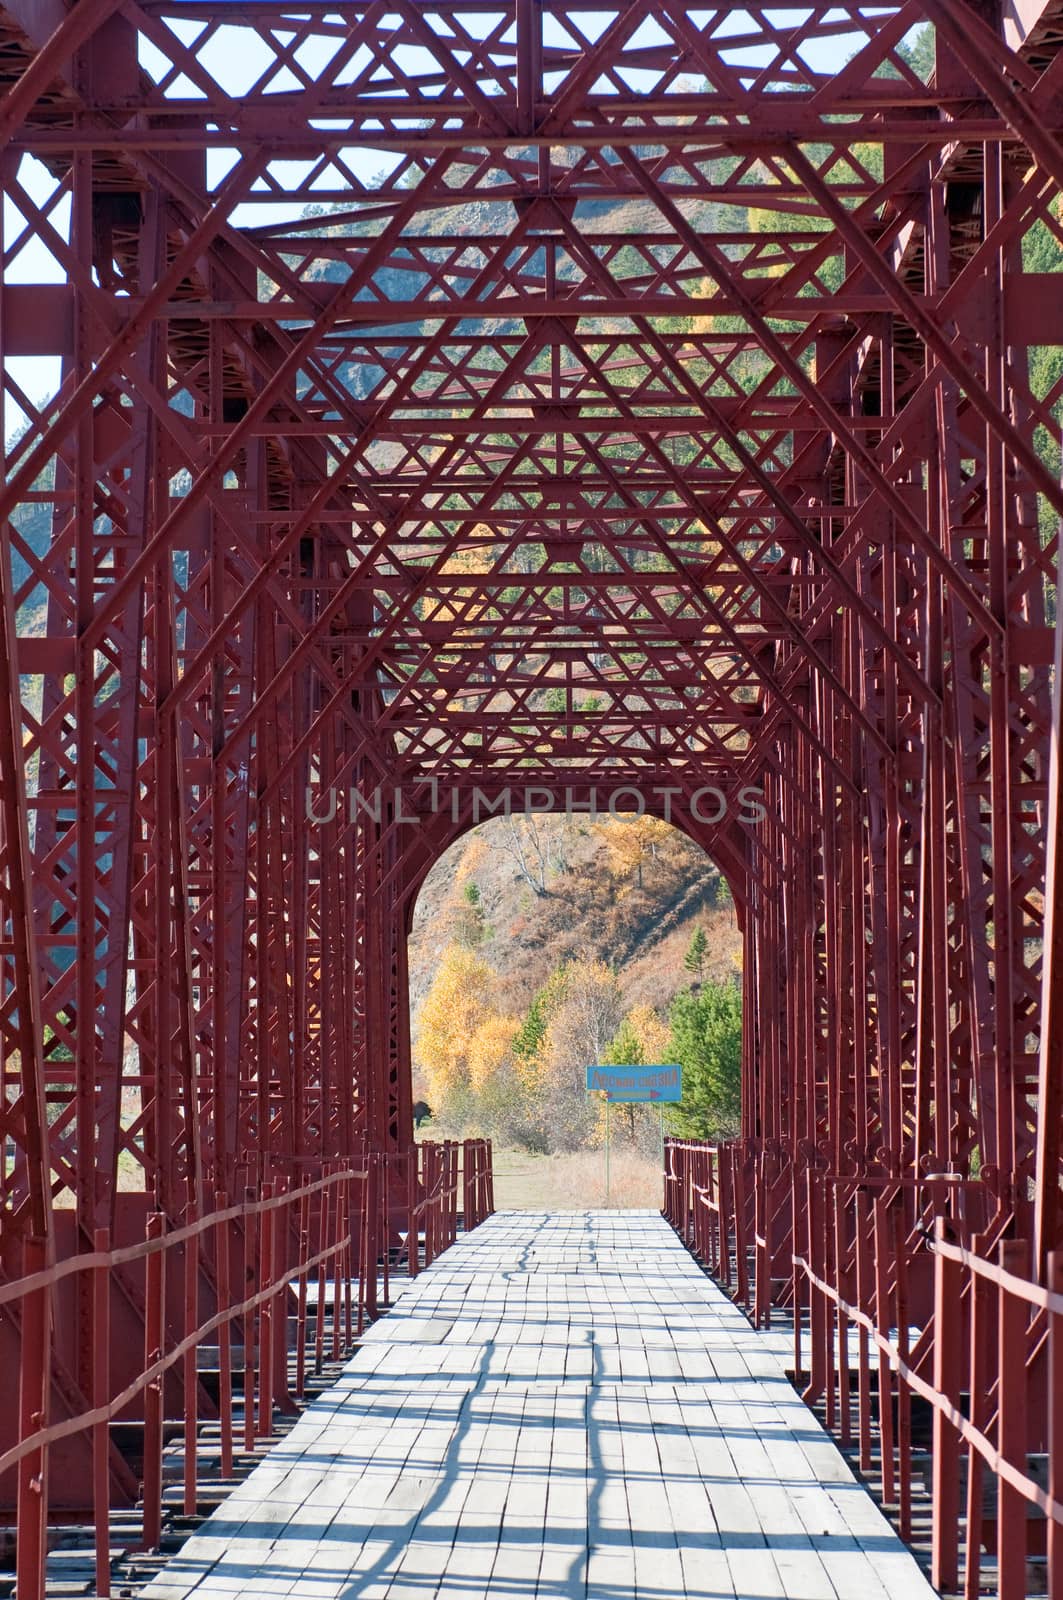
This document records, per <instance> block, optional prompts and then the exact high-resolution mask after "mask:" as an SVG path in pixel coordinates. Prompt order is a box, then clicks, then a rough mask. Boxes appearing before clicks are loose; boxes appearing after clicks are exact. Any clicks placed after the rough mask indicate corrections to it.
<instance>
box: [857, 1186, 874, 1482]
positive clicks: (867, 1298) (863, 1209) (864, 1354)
mask: <svg viewBox="0 0 1063 1600" xmlns="http://www.w3.org/2000/svg"><path fill="white" fill-rule="evenodd" d="M854 1208H855V1213H856V1224H855V1225H856V1235H855V1240H854V1246H853V1248H854V1249H855V1251H856V1304H857V1306H858V1307H859V1308H860V1310H861V1311H862V1312H863V1313H864V1315H865V1316H867V1315H868V1314H869V1313H870V1311H871V1304H872V1302H871V1286H870V1282H869V1279H870V1272H869V1266H870V1263H869V1259H868V1237H867V1235H868V1208H867V1192H866V1190H865V1189H864V1188H863V1187H862V1186H860V1187H858V1188H857V1191H856V1195H855V1207H854ZM858 1338H859V1341H860V1367H859V1375H858V1378H857V1404H858V1406H859V1412H860V1416H859V1424H858V1426H859V1431H860V1470H861V1472H870V1470H871V1359H870V1341H869V1339H868V1333H867V1329H866V1328H865V1327H864V1325H863V1323H860V1326H859V1333H858Z"/></svg>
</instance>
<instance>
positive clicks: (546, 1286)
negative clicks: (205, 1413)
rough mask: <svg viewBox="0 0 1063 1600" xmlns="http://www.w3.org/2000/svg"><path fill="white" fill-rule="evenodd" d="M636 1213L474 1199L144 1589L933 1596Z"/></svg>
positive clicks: (736, 1334) (674, 1599) (822, 1444)
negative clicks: (480, 1211)
mask: <svg viewBox="0 0 1063 1600" xmlns="http://www.w3.org/2000/svg"><path fill="white" fill-rule="evenodd" d="M773 1342H774V1341H771V1340H766V1339H764V1337H763V1336H761V1335H758V1334H756V1333H755V1332H753V1330H752V1329H751V1328H750V1327H749V1325H748V1324H747V1322H746V1321H745V1319H744V1317H742V1316H741V1314H740V1313H739V1312H738V1311H737V1310H736V1309H735V1308H734V1307H733V1306H732V1305H731V1304H730V1302H729V1301H728V1300H727V1299H726V1298H725V1296H724V1295H722V1294H721V1293H720V1292H719V1290H717V1289H716V1288H715V1286H714V1285H713V1284H712V1283H711V1282H710V1281H709V1280H708V1279H707V1278H705V1277H704V1276H703V1274H702V1273H701V1272H700V1271H699V1270H698V1268H697V1266H696V1265H695V1263H694V1262H693V1261H692V1260H691V1258H690V1257H689V1256H688V1254H687V1253H686V1251H685V1250H683V1249H682V1247H681V1246H680V1244H679V1243H678V1241H677V1240H676V1238H675V1236H674V1234H673V1233H672V1231H671V1229H670V1228H669V1227H668V1226H667V1225H666V1223H665V1222H663V1221H662V1219H661V1218H660V1217H658V1216H657V1215H656V1214H652V1213H649V1212H624V1213H608V1212H595V1213H588V1214H577V1215H556V1214H554V1215H530V1214H526V1213H510V1214H508V1215H499V1216H496V1217H493V1218H492V1219H491V1220H490V1221H489V1222H488V1223H487V1224H485V1225H484V1226H483V1227H481V1228H479V1229H477V1230H476V1231H475V1232H474V1233H472V1234H470V1235H468V1236H466V1237H464V1238H462V1239H461V1240H459V1242H458V1244H457V1245H455V1246H454V1247H453V1248H452V1249H451V1250H449V1251H448V1252H447V1253H446V1254H445V1255H444V1256H443V1257H441V1258H440V1260H439V1261H437V1262H436V1263H435V1264H434V1265H433V1266H432V1267H431V1269H430V1270H429V1271H428V1272H426V1273H424V1274H423V1275H422V1276H421V1277H419V1278H417V1279H416V1280H415V1281H414V1282H413V1283H412V1284H411V1285H410V1286H409V1287H408V1288H407V1289H406V1291H405V1293H404V1294H403V1295H402V1296H401V1298H400V1300H399V1302H398V1304H397V1305H396V1307H395V1309H394V1310H393V1311H392V1313H391V1314H390V1315H389V1316H387V1317H385V1318H384V1319H382V1320H381V1321H380V1322H379V1323H377V1324H376V1326H375V1327H374V1328H372V1329H371V1330H370V1332H369V1333H368V1335H367V1336H366V1339H365V1342H364V1343H363V1345H362V1347H361V1349H360V1350H359V1351H358V1353H357V1354H356V1356H355V1357H354V1359H353V1360H352V1361H351V1362H350V1364H349V1365H348V1367H347V1368H346V1369H345V1371H344V1374H343V1377H342V1379H341V1381H340V1382H339V1383H338V1384H337V1385H336V1387H335V1388H334V1389H332V1390H330V1391H329V1392H328V1393H327V1394H325V1395H324V1396H323V1397H322V1398H321V1399H320V1400H318V1401H317V1402H316V1403H315V1404H313V1405H311V1407H310V1408H309V1409H308V1411H307V1412H306V1413H305V1415H304V1416H303V1417H302V1418H301V1420H300V1421H299V1423H298V1424H297V1426H296V1427H295V1429H294V1430H293V1431H292V1432H291V1433H290V1434H289V1435H288V1437H287V1438H286V1439H285V1440H284V1441H283V1442H282V1443H281V1444H280V1445H279V1446H278V1447H277V1448H276V1449H275V1450H274V1451H273V1452H272V1453H271V1455H270V1457H269V1459H268V1460H267V1461H266V1462H265V1463H264V1464H263V1465H262V1466H260V1467H259V1468H258V1469H257V1470H256V1471H255V1472H254V1473H253V1474H252V1475H251V1477H250V1478H248V1479H247V1481H246V1482H245V1483H244V1484H243V1485H242V1486H241V1487H239V1488H238V1489H236V1490H235V1491H234V1493H233V1494H232V1495H231V1496H230V1498H229V1499H228V1500H227V1501H226V1502H225V1504H224V1506H222V1507H221V1509H220V1510H219V1511H217V1512H216V1513H215V1515H214V1516H213V1517H211V1518H210V1520H209V1521H208V1522H206V1523H205V1524H204V1526H203V1530H202V1531H201V1532H200V1533H199V1534H197V1535H196V1536H195V1537H194V1538H192V1539H190V1540H189V1542H188V1543H187V1544H186V1545H185V1546H184V1548H183V1550H182V1551H181V1553H180V1554H179V1555H178V1556H176V1557H175V1558H174V1560H173V1561H172V1562H171V1563H170V1565H169V1566H168V1568H167V1569H166V1571H165V1573H164V1574H163V1575H162V1576H161V1577H159V1578H157V1579H156V1580H155V1581H153V1582H152V1583H151V1584H150V1586H149V1587H148V1588H147V1589H146V1590H144V1591H143V1593H144V1594H145V1595H146V1596H150V1597H152V1600H163V1597H166V1600H178V1597H181V1600H184V1597H186V1596H187V1597H191V1596H194V1597H195V1600H221V1597H222V1596H225V1597H231V1596H233V1595H236V1594H240V1595H245V1596H251V1597H254V1600H259V1597H261V1600H265V1597H266V1596H272V1595H289V1596H292V1597H293V1600H385V1597H387V1600H400V1597H402V1600H414V1597H416V1600H427V1597H428V1596H433V1595H438V1596H441V1597H444V1596H445V1597H452V1596H453V1597H455V1600H456V1597H459V1596H460V1597H463V1600H477V1597H479V1596H490V1597H492V1600H494V1597H496V1596H497V1597H503V1596H510V1597H520V1600H531V1597H538V1596H550V1597H556V1600H563V1597H577V1596H578V1597H586V1600H626V1597H631V1600H636V1597H637V1600H648V1597H654V1600H681V1597H684V1596H691V1597H695V1596H696V1597H698V1600H728V1597H738V1600H754V1597H761V1596H763V1597H772V1600H776V1597H792V1600H887V1597H888V1600H934V1591H933V1590H932V1589H931V1588H930V1586H929V1584H928V1583H927V1582H926V1581H925V1579H924V1578H923V1577H922V1576H921V1574H920V1572H919V1570H918V1568H917V1566H916V1564H915V1562H914V1560H913V1559H912V1557H911V1556H910V1555H909V1554H908V1552H907V1551H906V1550H905V1549H904V1547H903V1546H902V1545H901V1544H900V1542H899V1541H898V1540H897V1538H896V1537H895V1535H894V1534H893V1532H892V1530H891V1529H890V1527H889V1525H888V1524H887V1523H886V1521H885V1520H884V1519H883V1518H882V1516H881V1515H880V1513H879V1512H878V1510H877V1508H876V1507H875V1505H874V1503H873V1502H872V1500H871V1499H870V1497H869V1496H868V1495H867V1494H866V1493H865V1492H864V1490H863V1489H862V1488H861V1487H860V1486H859V1485H858V1484H857V1483H856V1482H855V1480H854V1479H853V1477H852V1475H851V1473H850V1472H849V1470H848V1467H847V1466H846V1465H845V1463H844V1461H843V1460H842V1458H841V1456H840V1455H839V1454H838V1452H837V1451H836V1450H835V1448H834V1446H833V1445H832V1444H831V1442H830V1440H829V1439H828V1438H827V1436H826V1435H825V1434H824V1433H823V1431H822V1430H821V1429H820V1427H819V1425H818V1423H817V1422H816V1420H815V1418H814V1417H813V1416H812V1415H811V1413H810V1412H809V1411H808V1410H807V1409H806V1408H805V1407H804V1406H803V1405H802V1404H801V1402H800V1400H799V1399H798V1397H797V1396H796V1395H795V1394H794V1392H793V1390H792V1388H791V1387H790V1385H789V1383H788V1382H787V1380H786V1378H785V1376H784V1374H783V1371H782V1364H781V1362H780V1360H779V1358H778V1356H777V1355H776V1354H775V1353H773V1349H772V1344H773Z"/></svg>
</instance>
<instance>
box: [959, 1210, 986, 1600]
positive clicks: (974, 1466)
mask: <svg viewBox="0 0 1063 1600" xmlns="http://www.w3.org/2000/svg"><path fill="white" fill-rule="evenodd" d="M986 1246H987V1240H986V1238H985V1236H984V1235H983V1234H975V1235H974V1237H973V1238H972V1240H971V1250H972V1252H973V1253H974V1254H975V1255H981V1254H982V1252H983V1251H984V1250H985V1249H986ZM970 1298H971V1308H970V1319H971V1337H970V1345H969V1351H970V1353H969V1356H968V1363H967V1371H968V1374H969V1377H970V1384H969V1388H970V1395H971V1421H972V1423H973V1424H974V1426H975V1427H976V1428H978V1429H979V1430H980V1431H982V1432H985V1429H986V1425H987V1423H988V1410H989V1405H988V1399H987V1393H986V1391H987V1389H988V1385H989V1359H988V1357H989V1348H988V1346H989V1326H990V1320H991V1311H992V1307H991V1305H990V1286H989V1284H988V1283H987V1281H986V1279H985V1278H983V1277H982V1275H981V1273H980V1272H976V1273H974V1274H973V1275H972V1278H971V1289H970ZM982 1476H983V1474H982V1456H981V1453H980V1452H979V1451H978V1450H976V1449H975V1447H974V1445H973V1444H972V1445H968V1447H967V1518H966V1540H967V1564H966V1567H965V1569H964V1574H963V1592H964V1600H979V1595H980V1593H981V1570H982Z"/></svg>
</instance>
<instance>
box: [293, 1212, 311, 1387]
mask: <svg viewBox="0 0 1063 1600" xmlns="http://www.w3.org/2000/svg"><path fill="white" fill-rule="evenodd" d="M309 1259H310V1196H309V1194H307V1193H306V1191H305V1189H304V1190H303V1192H302V1193H301V1194H300V1196H299V1302H298V1309H297V1311H296V1323H295V1392H296V1394H297V1395H298V1397H299V1399H300V1400H301V1399H302V1398H303V1395H304V1394H305V1393H306V1263H307V1262H308V1261H309Z"/></svg>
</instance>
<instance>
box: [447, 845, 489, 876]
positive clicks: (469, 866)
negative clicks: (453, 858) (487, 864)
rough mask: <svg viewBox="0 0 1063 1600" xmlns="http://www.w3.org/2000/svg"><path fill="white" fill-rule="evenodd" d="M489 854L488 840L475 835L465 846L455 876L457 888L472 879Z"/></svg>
mask: <svg viewBox="0 0 1063 1600" xmlns="http://www.w3.org/2000/svg"><path fill="white" fill-rule="evenodd" d="M487 852H488V844H487V840H486V839H485V838H483V836H482V835H479V834H474V835H473V837H472V838H471V839H470V840H469V842H468V844H467V845H466V846H465V849H464V851H463V852H462V857H461V860H460V861H459V862H458V868H457V871H456V872H455V874H454V883H455V885H456V886H457V885H459V884H462V883H464V882H465V879H466V878H471V877H472V875H473V873H474V872H475V871H476V870H477V868H478V867H479V866H480V864H481V863H482V861H483V859H484V857H485V856H486V855H487Z"/></svg>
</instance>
